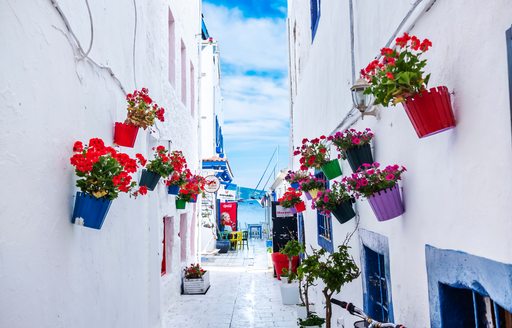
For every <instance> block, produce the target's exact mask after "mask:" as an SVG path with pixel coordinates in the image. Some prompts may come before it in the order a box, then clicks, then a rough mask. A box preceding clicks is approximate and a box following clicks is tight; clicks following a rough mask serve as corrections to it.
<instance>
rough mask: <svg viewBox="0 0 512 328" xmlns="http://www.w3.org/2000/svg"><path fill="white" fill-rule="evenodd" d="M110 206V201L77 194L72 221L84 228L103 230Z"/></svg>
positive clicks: (80, 193)
mask: <svg viewBox="0 0 512 328" xmlns="http://www.w3.org/2000/svg"><path fill="white" fill-rule="evenodd" d="M110 204H112V201H111V200H110V199H107V198H104V197H102V198H96V197H94V196H91V195H89V194H87V193H83V192H77V193H76V198H75V208H74V210H73V218H72V219H71V220H72V222H73V223H77V224H81V225H83V226H84V227H88V228H93V229H101V226H102V225H103V221H105V217H106V216H107V213H108V210H109V208H110ZM77 220H78V221H77Z"/></svg>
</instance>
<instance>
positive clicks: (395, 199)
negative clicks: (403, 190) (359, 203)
mask: <svg viewBox="0 0 512 328" xmlns="http://www.w3.org/2000/svg"><path fill="white" fill-rule="evenodd" d="M368 201H369V202H370V206H371V207H372V210H373V212H374V213H375V216H376V217H377V220H379V221H386V220H390V219H393V218H396V217H397V216H400V215H402V214H403V213H404V204H403V202H402V196H401V195H400V189H399V188H398V185H395V186H394V187H392V188H388V189H385V190H381V191H379V192H377V193H375V194H373V195H371V196H370V197H368Z"/></svg>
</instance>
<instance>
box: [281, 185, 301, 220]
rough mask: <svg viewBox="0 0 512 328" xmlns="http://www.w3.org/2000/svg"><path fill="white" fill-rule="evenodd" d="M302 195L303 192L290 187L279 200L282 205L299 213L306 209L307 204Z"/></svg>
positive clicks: (294, 212)
mask: <svg viewBox="0 0 512 328" xmlns="http://www.w3.org/2000/svg"><path fill="white" fill-rule="evenodd" d="M301 195H302V193H301V192H300V191H297V190H295V189H293V188H288V190H287V191H286V192H285V193H284V194H283V196H282V197H281V198H279V199H278V200H277V201H278V202H279V204H280V205H281V206H282V207H285V208H289V209H290V210H291V211H292V213H293V214H297V213H299V212H303V211H305V210H306V204H305V203H304V201H303V200H302V199H301V198H300V196H301Z"/></svg>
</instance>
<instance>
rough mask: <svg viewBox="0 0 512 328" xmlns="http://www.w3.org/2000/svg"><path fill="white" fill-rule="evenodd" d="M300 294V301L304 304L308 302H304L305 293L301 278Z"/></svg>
mask: <svg viewBox="0 0 512 328" xmlns="http://www.w3.org/2000/svg"><path fill="white" fill-rule="evenodd" d="M299 296H300V301H301V302H302V303H303V304H306V303H305V302H304V295H303V294H302V281H300V280H299Z"/></svg>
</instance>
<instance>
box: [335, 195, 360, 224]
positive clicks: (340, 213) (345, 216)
mask: <svg viewBox="0 0 512 328" xmlns="http://www.w3.org/2000/svg"><path fill="white" fill-rule="evenodd" d="M331 213H332V215H334V217H335V218H336V219H337V220H338V222H339V223H341V224H343V223H345V222H348V221H349V220H350V219H352V218H353V217H354V216H356V212H354V208H353V207H352V201H351V200H349V201H346V202H343V203H341V204H340V205H339V206H338V207H336V209H335V210H334V211H331Z"/></svg>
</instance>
